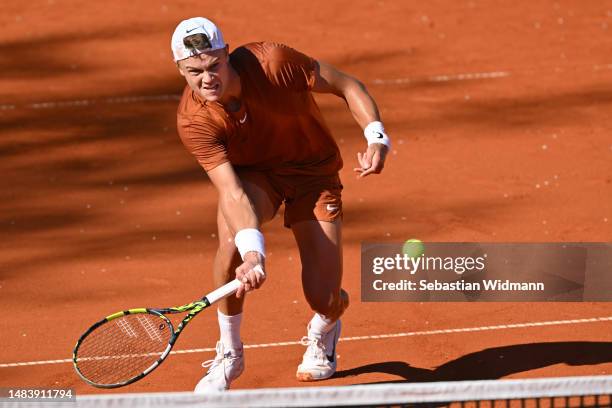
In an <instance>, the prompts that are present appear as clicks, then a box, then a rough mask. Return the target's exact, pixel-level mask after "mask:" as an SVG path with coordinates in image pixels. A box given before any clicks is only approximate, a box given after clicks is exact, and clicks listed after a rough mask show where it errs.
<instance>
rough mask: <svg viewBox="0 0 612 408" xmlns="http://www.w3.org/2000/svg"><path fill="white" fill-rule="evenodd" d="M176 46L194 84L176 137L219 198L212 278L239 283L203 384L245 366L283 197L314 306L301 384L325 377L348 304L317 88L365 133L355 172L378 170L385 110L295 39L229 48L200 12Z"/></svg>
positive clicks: (338, 210) (332, 151)
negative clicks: (270, 227) (264, 227)
mask: <svg viewBox="0 0 612 408" xmlns="http://www.w3.org/2000/svg"><path fill="white" fill-rule="evenodd" d="M172 52H173V54H174V60H175V62H176V63H177V66H178V69H179V72H180V73H181V75H183V76H184V77H185V79H186V81H187V86H186V87H185V91H184V92H183V96H182V98H181V102H180V104H179V107H178V113H177V115H178V117H177V122H178V132H179V135H180V137H181V139H182V141H183V143H184V144H185V146H186V147H187V149H188V150H189V151H190V152H191V153H192V154H193V155H194V156H195V157H196V159H197V160H198V162H199V163H200V165H201V166H202V167H203V168H204V170H205V171H206V173H207V174H208V176H209V178H210V180H211V182H212V183H213V185H214V186H215V187H216V189H217V191H218V193H219V205H218V212H217V226H218V229H219V248H218V250H217V254H216V257H215V261H214V269H213V274H214V281H215V285H216V286H221V285H223V284H225V283H227V282H229V281H230V280H232V279H234V276H235V277H236V278H238V279H240V280H241V281H242V282H243V286H242V287H241V288H240V290H239V291H238V293H237V296H236V297H230V298H227V299H225V300H224V301H222V302H220V304H219V309H218V318H219V327H220V332H221V336H220V337H221V339H220V341H219V342H218V343H217V355H216V357H215V359H214V360H211V361H208V362H206V363H204V364H203V366H204V367H208V372H207V374H206V375H205V376H204V377H203V378H202V380H200V382H199V383H198V384H197V386H196V389H195V390H196V392H207V391H218V390H225V389H228V388H229V386H230V384H231V382H232V381H233V380H235V379H236V378H237V377H238V376H239V375H240V374H241V373H242V371H243V370H244V356H243V348H242V342H241V340H240V323H241V320H242V307H243V301H244V296H243V294H244V293H245V292H248V291H251V290H253V289H257V288H259V287H260V286H261V285H262V284H263V282H264V281H265V278H266V277H265V272H263V271H264V270H265V267H264V261H265V249H264V237H263V235H262V233H261V232H260V230H259V229H260V225H261V224H262V223H264V222H266V221H269V220H270V219H272V218H273V216H274V215H275V213H276V212H277V211H278V209H279V206H280V205H281V204H282V203H284V204H285V219H284V223H285V226H286V227H288V228H291V230H292V231H293V234H294V236H295V239H296V241H297V245H298V248H299V251H300V259H301V262H302V284H303V289H304V294H305V296H306V300H307V301H308V303H309V305H310V307H311V308H312V309H313V310H314V312H315V314H314V317H313V318H312V320H311V321H310V323H309V324H308V335H307V336H306V337H304V338H303V339H302V340H303V344H304V345H306V346H307V349H306V352H305V354H304V357H303V360H302V363H301V364H300V365H299V366H298V369H297V374H296V375H297V379H298V380H300V381H315V380H322V379H325V378H329V377H331V376H332V375H333V374H334V372H335V371H336V344H337V342H338V338H339V336H340V329H341V326H340V320H339V317H340V316H341V315H342V313H343V312H344V310H345V309H346V307H347V306H348V295H347V294H346V292H344V291H343V290H342V289H341V280H342V248H341V239H342V238H341V218H342V201H341V191H342V184H341V183H340V179H339V177H338V171H339V170H340V168H341V167H342V159H341V157H340V152H339V149H338V146H337V145H336V143H335V141H334V139H333V137H332V135H331V133H330V131H329V129H328V127H327V125H326V124H325V122H324V121H323V117H322V116H321V112H320V111H319V108H318V106H317V104H316V103H315V100H314V98H313V96H312V93H313V92H320V93H332V94H335V95H337V96H339V97H341V98H343V99H344V100H345V101H346V103H347V105H348V108H349V109H350V111H351V113H352V114H353V116H354V117H355V120H356V121H357V122H358V123H359V125H360V126H361V127H362V128H363V129H364V134H365V138H366V140H367V150H366V151H365V153H363V154H361V153H360V154H358V161H359V167H358V168H356V169H355V171H356V172H357V173H358V175H359V177H365V176H368V175H370V174H374V173H380V172H381V170H382V169H383V165H384V162H385V157H386V154H387V151H388V148H389V138H388V137H387V135H386V133H385V130H384V128H383V125H382V123H381V122H380V118H379V113H378V109H377V106H376V104H375V102H374V100H373V99H372V98H371V97H370V95H369V94H368V93H367V91H366V89H365V87H364V86H363V84H361V83H360V82H359V81H357V80H356V79H354V78H352V77H350V76H348V75H346V74H344V73H342V72H340V71H338V70H336V69H335V68H333V67H332V66H330V65H328V64H325V63H323V62H320V61H316V60H314V59H312V58H310V57H308V56H306V55H304V54H302V53H300V52H298V51H296V50H294V49H292V48H289V47H287V46H284V45H280V44H274V43H270V42H258V43H250V44H246V45H244V46H241V47H239V48H237V49H235V50H234V51H233V52H232V53H229V47H228V46H227V45H226V43H225V42H224V40H223V36H222V34H221V31H220V30H219V29H218V28H217V26H215V25H214V24H213V23H212V22H211V21H209V20H207V19H205V18H202V17H197V18H191V19H188V20H185V21H182V22H181V23H180V24H179V25H178V26H177V27H176V30H175V31H174V34H173V36H172Z"/></svg>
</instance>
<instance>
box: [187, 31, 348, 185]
mask: <svg viewBox="0 0 612 408" xmlns="http://www.w3.org/2000/svg"><path fill="white" fill-rule="evenodd" d="M230 63H231V64H232V66H233V68H234V69H235V70H236V71H237V72H238V74H239V75H240V82H241V87H242V95H241V101H242V106H241V108H240V111H239V112H234V113H231V112H229V111H226V110H225V109H224V108H223V106H222V105H221V104H220V103H218V102H208V101H204V100H202V99H201V98H200V97H199V96H197V95H196V94H195V93H194V92H193V91H192V90H191V88H189V86H187V87H185V91H184V92H183V96H182V98H181V102H180V104H179V107H178V112H177V125H178V133H179V135H180V137H181V140H182V141H183V143H184V144H185V146H186V147H187V149H188V150H189V151H190V152H191V153H192V154H193V155H194V156H195V157H196V159H197V160H198V162H199V163H200V164H201V165H202V167H203V168H204V169H205V170H206V171H208V170H212V169H214V168H215V167H217V166H219V165H220V164H222V163H225V162H228V161H229V162H230V163H231V164H232V165H233V166H234V167H237V168H241V167H245V168H249V169H253V170H261V171H272V172H274V173H275V174H279V175H285V174H286V175H332V174H336V173H337V172H338V170H340V168H341V167H342V159H341V157H340V151H339V149H338V146H337V145H336V142H335V141H334V139H333V137H332V135H331V132H330V131H329V129H328V128H327V125H326V124H325V122H324V120H323V116H322V115H321V112H320V110H319V107H318V106H317V104H316V103H315V100H314V98H313V96H312V94H311V92H310V90H311V89H312V86H313V85H314V80H315V69H316V62H315V60H313V59H312V58H310V57H308V56H306V55H304V54H301V53H299V52H298V51H296V50H294V49H292V48H289V47H287V46H284V45H280V44H274V43H268V42H261V43H251V44H247V45H244V46H242V47H239V48H237V49H235V50H234V51H233V52H232V53H231V54H230Z"/></svg>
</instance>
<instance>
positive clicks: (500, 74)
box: [373, 71, 510, 85]
mask: <svg viewBox="0 0 612 408" xmlns="http://www.w3.org/2000/svg"><path fill="white" fill-rule="evenodd" d="M509 76H510V72H506V71H495V72H475V73H468V74H456V75H434V76H429V77H425V78H395V79H375V80H374V81H373V83H374V84H375V85H400V84H409V83H413V82H423V81H424V82H451V81H470V80H475V79H496V78H506V77H509Z"/></svg>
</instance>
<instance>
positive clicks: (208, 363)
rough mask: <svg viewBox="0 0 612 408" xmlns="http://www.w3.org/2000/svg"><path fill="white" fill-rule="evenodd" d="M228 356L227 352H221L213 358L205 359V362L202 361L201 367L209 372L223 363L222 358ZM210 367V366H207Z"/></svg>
mask: <svg viewBox="0 0 612 408" xmlns="http://www.w3.org/2000/svg"><path fill="white" fill-rule="evenodd" d="M226 357H229V353H228V354H226V355H223V354H217V355H216V356H215V358H214V360H206V361H205V362H203V363H202V367H204V368H208V371H207V372H208V373H210V372H211V371H213V370H214V369H215V368H217V367H219V366H220V365H221V363H223V360H224V359H225V358H226ZM209 367H210V368H209Z"/></svg>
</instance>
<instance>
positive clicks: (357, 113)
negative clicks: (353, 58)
mask: <svg viewBox="0 0 612 408" xmlns="http://www.w3.org/2000/svg"><path fill="white" fill-rule="evenodd" d="M317 65H318V67H317V70H316V73H315V83H314V86H313V88H312V91H313V92H319V93H331V94H334V95H337V96H339V97H341V98H343V99H344V100H345V101H346V104H347V105H348V108H349V109H350V111H351V113H352V114H353V117H354V118H355V120H356V121H357V123H358V124H359V126H361V128H362V129H363V130H364V135H365V136H366V139H367V141H368V148H367V150H366V152H365V153H363V154H362V153H358V154H357V160H358V161H359V165H360V167H357V168H355V169H354V170H355V171H356V172H357V173H359V177H365V176H367V175H369V174H372V173H380V172H381V171H382V169H383V167H384V164H385V158H386V156H387V152H388V151H389V146H390V143H389V138H388V136H387V135H386V133H385V130H384V128H383V126H382V122H381V121H380V113H379V112H378V107H377V106H376V102H375V101H374V99H373V98H372V97H371V96H370V94H369V93H368V91H367V89H366V87H365V85H363V83H361V82H360V81H359V80H357V79H356V78H354V77H351V76H350V75H347V74H345V73H343V72H341V71H339V70H337V69H336V68H334V67H333V66H331V65H329V64H326V63H324V62H320V61H319V62H317Z"/></svg>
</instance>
